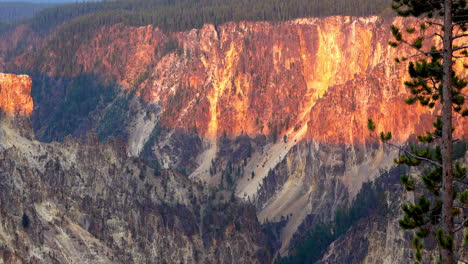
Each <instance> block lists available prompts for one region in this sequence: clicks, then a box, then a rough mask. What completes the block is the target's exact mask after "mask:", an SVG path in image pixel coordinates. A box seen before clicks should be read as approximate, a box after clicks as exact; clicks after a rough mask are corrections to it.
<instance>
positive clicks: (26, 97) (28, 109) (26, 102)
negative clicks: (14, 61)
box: [0, 73, 34, 116]
mask: <svg viewBox="0 0 468 264" xmlns="http://www.w3.org/2000/svg"><path fill="white" fill-rule="evenodd" d="M31 89H32V80H31V78H30V77H29V76H27V75H14V74H5V73H0V109H1V110H3V112H5V113H6V114H7V115H9V116H30V115H31V113H32V111H33V108H34V104H33V99H32V97H31Z"/></svg>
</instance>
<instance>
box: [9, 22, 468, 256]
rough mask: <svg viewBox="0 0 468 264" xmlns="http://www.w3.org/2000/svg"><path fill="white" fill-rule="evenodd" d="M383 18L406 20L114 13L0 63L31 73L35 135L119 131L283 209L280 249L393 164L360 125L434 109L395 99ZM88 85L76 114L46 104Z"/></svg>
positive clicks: (147, 153)
mask: <svg viewBox="0 0 468 264" xmlns="http://www.w3.org/2000/svg"><path fill="white" fill-rule="evenodd" d="M391 23H396V24H398V25H400V26H406V27H407V26H411V25H413V24H414V25H418V23H417V22H416V21H413V20H403V19H382V18H378V17H369V18H356V17H327V18H320V19H317V18H310V19H297V20H294V21H289V22H284V23H269V22H255V23H254V22H239V23H226V24H223V25H220V26H216V27H215V26H213V25H205V26H204V27H203V28H202V29H194V30H191V31H187V32H178V33H164V32H162V31H161V30H160V29H158V28H155V27H152V26H146V27H139V28H134V27H128V26H124V25H122V24H117V25H114V26H108V27H102V28H99V29H97V30H96V32H95V33H93V34H92V35H89V36H87V39H86V40H83V41H81V40H80V39H79V36H78V37H77V38H76V39H75V40H73V39H71V40H67V41H65V40H60V39H57V38H56V36H50V37H48V38H45V39H43V40H41V41H36V42H34V43H36V44H34V45H36V46H35V47H32V48H30V49H29V50H28V52H25V53H20V54H17V56H14V57H13V58H10V59H5V60H4V64H3V66H2V67H3V68H6V69H12V70H15V71H29V72H34V74H35V75H36V76H37V77H38V78H37V80H38V85H37V86H35V88H36V89H35V98H37V99H38V102H37V103H36V104H37V107H36V109H35V112H34V114H33V123H34V124H35V128H36V131H37V132H38V134H39V138H41V139H44V140H55V139H62V138H63V136H64V135H66V134H67V133H68V134H73V135H82V134H83V133H84V132H86V131H87V130H89V129H95V130H97V131H98V133H100V135H104V136H103V138H104V139H105V138H106V136H108V135H123V136H124V140H125V145H126V148H125V152H126V153H125V155H128V156H131V157H138V158H143V159H145V160H146V161H149V162H150V163H151V164H153V165H154V164H157V166H159V167H161V168H164V169H168V170H172V169H175V170H178V171H179V172H183V174H185V176H186V177H188V178H190V179H192V180H193V181H195V182H203V183H205V184H204V186H211V187H219V188H225V189H228V190H230V191H232V190H234V191H235V194H236V195H237V196H238V197H239V198H242V199H245V200H247V201H249V200H250V201H251V202H253V203H254V204H255V206H256V209H257V211H256V213H257V216H258V218H259V220H260V221H262V222H263V221H267V220H268V221H279V220H281V219H284V218H287V221H286V224H285V225H284V228H283V229H282V231H281V234H280V237H281V240H282V246H281V249H280V253H281V254H288V251H289V250H290V247H289V245H290V243H291V241H293V242H294V240H295V238H294V233H295V232H296V231H297V230H298V229H299V230H300V232H303V231H306V230H307V228H309V227H310V226H311V225H313V224H314V223H317V222H320V221H321V222H327V221H331V220H332V217H333V215H334V214H335V211H336V210H337V209H338V208H342V207H344V206H347V205H348V204H349V201H350V200H352V198H353V197H354V195H356V193H358V191H359V189H360V188H361V185H362V183H363V182H365V181H368V180H372V179H374V178H375V177H377V176H378V175H379V169H381V168H384V167H390V166H392V164H393V163H392V160H393V157H394V156H395V155H396V154H397V153H396V152H395V151H394V150H391V149H386V148H384V147H383V146H381V145H379V144H378V142H377V140H376V139H375V138H372V137H371V136H370V134H369V132H368V130H367V128H366V123H367V119H368V118H372V119H374V120H375V121H376V125H377V130H378V131H382V130H384V131H386V130H391V131H393V134H394V138H395V140H396V141H398V142H400V143H405V142H406V141H407V140H408V139H411V138H412V137H414V134H417V133H420V132H423V131H425V130H427V129H430V126H431V122H433V116H434V114H436V112H437V109H436V110H433V111H428V110H427V109H424V108H422V107H419V106H411V107H410V106H406V105H405V104H404V103H403V99H404V98H406V96H407V95H408V93H407V90H406V89H405V87H404V85H403V81H404V76H406V75H405V72H406V69H405V65H404V64H403V63H402V64H396V63H395V62H394V57H396V56H397V55H400V56H401V55H402V54H411V53H410V50H409V49H405V48H403V49H397V50H395V49H391V48H390V47H389V46H388V41H389V40H391V34H390V32H389V29H388V28H389V25H390V24H391ZM22 30H23V31H24V29H22ZM429 31H430V29H429ZM77 40H79V41H77ZM433 42H434V43H435V44H437V40H433ZM0 54H1V53H0ZM0 63H2V60H0ZM462 63H463V61H458V62H457V66H456V67H460V65H462ZM0 69H1V67H0ZM83 76H88V77H86V78H84V77H83ZM89 76H91V77H89ZM46 79H47V80H51V79H52V80H53V82H52V84H50V85H49V82H48V81H47V82H46V81H44V80H46ZM83 79H84V80H85V81H83V82H79V81H74V80H83ZM89 79H92V80H93V81H92V82H91V81H86V80H89ZM96 80H97V81H98V82H99V85H96V83H95V81H96ZM90 83H91V84H92V85H90V86H92V87H97V89H96V91H101V90H103V89H101V90H100V88H101V87H108V86H110V87H117V91H118V92H117V93H116V94H112V96H111V97H112V98H111V99H103V98H105V97H106V96H107V95H106V96H104V95H102V94H99V93H98V92H96V96H95V98H98V99H96V100H89V102H90V103H89V104H85V106H83V105H79V106H78V108H79V109H80V113H81V107H83V108H85V109H86V111H82V112H83V113H84V114H82V115H78V117H75V116H72V117H73V118H71V119H70V118H68V119H67V120H65V119H66V118H65V115H64V116H62V115H61V112H60V114H56V115H55V113H59V112H58V111H61V109H58V108H54V107H53V106H54V105H56V103H57V102H60V101H61V100H62V101H63V99H62V98H64V97H66V96H67V94H71V91H74V90H75V88H76V87H77V86H78V87H88V85H87V84H90ZM50 95H53V96H50ZM50 116H55V117H56V118H55V119H50V118H49V117H50ZM44 120H45V121H47V122H44ZM57 120H58V121H60V122H57ZM70 120H71V121H70ZM49 121H50V122H49ZM52 121H53V122H52ZM61 121H67V122H63V123H65V125H63V126H62V127H59V126H57V124H62V122H61ZM70 122H71V123H75V124H73V125H72V126H70ZM467 122H468V121H467V120H461V119H457V120H456V121H455V123H456V126H457V130H456V133H457V135H458V136H460V137H464V138H466V137H467V136H468V134H467V133H468V130H467V129H466V127H467V125H468V123H467ZM63 127H65V128H66V130H65V129H64V128H63ZM64 131H66V132H64ZM57 135H58V136H57ZM155 166H156V165H155ZM381 227H382V226H376V228H377V229H379V228H381ZM389 239H395V240H398V241H399V239H400V237H399V235H396V236H394V237H392V238H389ZM389 245H396V244H392V243H389ZM376 250H380V249H376ZM386 252H387V253H386V254H387V255H391V254H393V253H394V252H393V251H392V250H389V251H386ZM397 253H398V254H400V255H401V254H404V252H403V251H401V252H397ZM367 254H372V252H371V253H367Z"/></svg>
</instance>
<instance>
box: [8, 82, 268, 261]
mask: <svg viewBox="0 0 468 264" xmlns="http://www.w3.org/2000/svg"><path fill="white" fill-rule="evenodd" d="M9 78H10V80H11V79H15V78H20V79H21V78H23V79H26V80H29V82H30V79H29V78H28V77H27V76H19V77H17V76H15V75H10V76H9ZM23 85H24V83H22V82H21V83H19V84H17V85H9V86H4V83H2V87H8V88H9V89H11V90H12V92H13V93H14V91H15V89H19V90H20V91H23V90H24V88H25V87H23ZM29 89H30V83H29ZM14 109H17V108H14ZM23 119H25V118H23ZM17 122H23V120H22V119H11V118H9V116H8V115H7V116H4V114H2V115H1V116H0V201H1V203H0V262H1V263H37V264H39V263H43V264H49V263H173V262H178V263H179V262H180V263H196V262H199V263H234V262H235V263H268V262H270V261H271V252H270V251H269V249H268V248H266V246H265V245H267V241H266V240H265V239H266V237H265V235H264V234H263V231H262V230H261V227H260V225H259V222H258V220H257V218H256V214H255V208H254V207H252V206H250V205H248V204H245V203H243V202H241V201H239V200H238V199H235V197H234V196H231V195H229V193H228V192H225V193H216V194H215V195H214V196H213V195H211V192H209V190H208V189H206V188H205V187H204V186H202V185H200V184H197V183H195V182H191V181H188V180H187V178H186V176H184V175H181V174H180V173H178V172H175V171H171V170H161V169H158V168H153V167H152V166H149V165H148V164H147V163H145V162H144V160H142V159H139V158H131V157H128V156H127V155H126V150H125V149H126V146H125V142H124V141H123V140H122V139H121V138H112V139H109V140H108V142H107V144H102V143H100V142H99V141H98V139H97V137H96V135H95V134H93V133H89V134H88V135H87V137H86V138H84V139H76V138H67V139H66V140H65V141H64V142H62V143H51V144H46V143H40V142H37V141H35V140H31V139H30V138H25V137H23V135H22V134H21V133H19V130H18V129H17Z"/></svg>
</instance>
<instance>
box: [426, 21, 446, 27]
mask: <svg viewBox="0 0 468 264" xmlns="http://www.w3.org/2000/svg"><path fill="white" fill-rule="evenodd" d="M427 23H428V24H429V25H436V26H439V27H442V28H443V27H444V25H442V24H440V23H437V22H429V21H428V22H427Z"/></svg>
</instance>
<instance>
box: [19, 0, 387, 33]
mask: <svg viewBox="0 0 468 264" xmlns="http://www.w3.org/2000/svg"><path fill="white" fill-rule="evenodd" d="M390 2H391V0H330V1H320V0H134V1H122V0H120V1H103V2H83V3H74V4H67V5H61V6H57V7H53V8H48V9H45V10H42V11H40V12H38V13H37V14H36V15H35V16H34V17H33V18H31V19H28V20H25V21H21V23H25V24H30V25H31V27H32V28H33V29H34V30H35V31H39V32H40V31H48V30H50V29H53V28H55V27H56V26H58V25H60V24H62V23H64V22H66V21H69V20H72V19H74V18H77V17H81V16H85V15H86V19H81V20H78V21H76V22H75V26H76V27H79V25H81V24H83V23H85V24H86V25H89V26H94V27H95V26H103V25H112V24H115V23H120V22H122V23H125V24H128V25H132V26H142V25H149V24H152V25H156V26H159V27H160V28H162V29H164V30H167V31H181V30H188V29H192V28H200V27H201V26H203V25H204V24H207V23H209V24H215V25H217V24H221V23H225V22H228V21H241V20H242V21H244V20H245V21H285V20H291V19H295V18H299V17H320V16H330V15H351V16H367V15H373V14H379V13H380V12H382V11H383V9H384V8H385V7H388V6H389V4H390Z"/></svg>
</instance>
